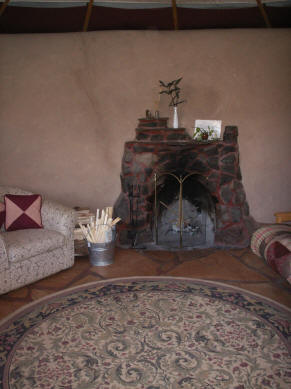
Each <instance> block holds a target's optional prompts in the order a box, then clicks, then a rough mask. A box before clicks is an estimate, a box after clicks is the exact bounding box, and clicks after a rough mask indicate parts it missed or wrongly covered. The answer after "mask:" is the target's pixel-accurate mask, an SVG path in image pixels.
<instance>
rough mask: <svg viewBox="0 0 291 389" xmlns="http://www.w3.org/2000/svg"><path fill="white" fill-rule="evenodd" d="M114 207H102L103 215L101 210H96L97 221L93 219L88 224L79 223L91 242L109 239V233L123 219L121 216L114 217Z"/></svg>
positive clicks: (84, 234)
mask: <svg viewBox="0 0 291 389" xmlns="http://www.w3.org/2000/svg"><path fill="white" fill-rule="evenodd" d="M112 214H113V207H106V208H105V210H104V209H102V211H101V216H100V217H99V215H100V210H99V209H97V210H96V218H95V222H94V220H92V221H91V222H90V223H88V224H87V225H86V226H85V225H84V224H81V223H79V226H80V228H81V231H82V234H83V236H84V238H85V239H86V240H87V241H88V242H90V243H105V242H107V241H108V240H109V234H107V232H112V228H113V227H114V226H115V225H116V224H117V223H118V222H119V221H120V220H121V218H120V217H116V218H115V219H114V220H113V219H112Z"/></svg>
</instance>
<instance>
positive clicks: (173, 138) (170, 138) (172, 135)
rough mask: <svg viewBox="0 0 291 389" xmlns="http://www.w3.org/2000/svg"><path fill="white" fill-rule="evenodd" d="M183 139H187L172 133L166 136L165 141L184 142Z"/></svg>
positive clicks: (182, 135)
mask: <svg viewBox="0 0 291 389" xmlns="http://www.w3.org/2000/svg"><path fill="white" fill-rule="evenodd" d="M184 139H187V137H186V136H185V135H184V134H176V133H172V134H169V135H168V136H167V140H184Z"/></svg>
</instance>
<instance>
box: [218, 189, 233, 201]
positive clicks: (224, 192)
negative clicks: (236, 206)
mask: <svg viewBox="0 0 291 389" xmlns="http://www.w3.org/2000/svg"><path fill="white" fill-rule="evenodd" d="M232 195H233V193H232V191H231V190H230V189H229V188H228V187H222V188H221V190H220V196H221V198H222V200H223V202H224V203H229V202H230V201H231V199H232Z"/></svg>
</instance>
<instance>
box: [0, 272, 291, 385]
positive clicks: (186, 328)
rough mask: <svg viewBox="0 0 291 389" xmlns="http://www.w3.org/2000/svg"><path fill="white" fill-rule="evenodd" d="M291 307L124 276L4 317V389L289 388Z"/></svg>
mask: <svg viewBox="0 0 291 389" xmlns="http://www.w3.org/2000/svg"><path fill="white" fill-rule="evenodd" d="M290 339H291V310H288V309H287V308H285V307H283V306H281V305H279V304H276V303H274V302H272V301H271V300H268V299H264V298H263V297H261V296H258V295H255V294H252V293H248V292H246V291H243V290H242V289H237V288H233V287H229V286H226V285H223V284H219V283H215V282H210V281H203V280H197V279H185V278H170V277H169V278H165V277H151V278H149V277H148V278H127V279H112V280H107V281H102V282H96V283H92V284H86V285H83V286H79V287H76V288H73V289H70V290H65V291H63V292H60V293H58V294H55V295H51V296H49V297H46V298H45V299H42V300H39V301H37V302H35V303H33V304H31V305H29V306H27V307H26V308H24V309H22V310H21V311H18V312H16V313H15V314H14V315H13V316H11V317H10V318H8V319H6V320H4V321H2V322H1V323H0V369H1V370H0V376H1V377H0V387H1V388H2V387H3V388H4V389H8V388H9V389H11V388H17V389H18V388H19V389H20V388H21V389H36V388H37V389H41V388H45V389H56V388H61V389H125V388H126V389H130V388H139V389H172V388H173V389H178V388H179V389H180V388H197V389H204V388H205V389H206V388H207V389H211V388H212V389H217V388H227V389H232V388H235V389H256V388H257V389H262V388H276V389H282V388H286V389H287V388H291V355H290V349H291V345H290Z"/></svg>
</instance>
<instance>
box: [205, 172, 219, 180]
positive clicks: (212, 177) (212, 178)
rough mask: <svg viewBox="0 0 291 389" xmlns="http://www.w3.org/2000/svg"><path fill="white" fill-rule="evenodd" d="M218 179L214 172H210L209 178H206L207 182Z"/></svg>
mask: <svg viewBox="0 0 291 389" xmlns="http://www.w3.org/2000/svg"><path fill="white" fill-rule="evenodd" d="M218 178H219V174H218V173H216V172H212V173H211V174H210V176H209V177H208V180H209V181H217V180H218Z"/></svg>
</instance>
